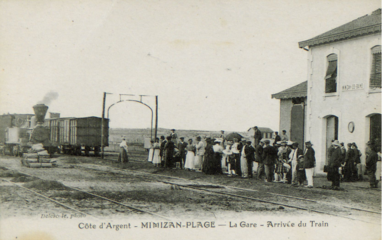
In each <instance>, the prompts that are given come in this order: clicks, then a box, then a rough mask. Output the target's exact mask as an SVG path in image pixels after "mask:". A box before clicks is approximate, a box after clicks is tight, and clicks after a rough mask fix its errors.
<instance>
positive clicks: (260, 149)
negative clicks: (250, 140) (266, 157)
mask: <svg viewBox="0 0 382 240" xmlns="http://www.w3.org/2000/svg"><path fill="white" fill-rule="evenodd" d="M255 161H256V162H258V163H263V146H261V145H260V144H259V145H257V146H256V152H255Z"/></svg>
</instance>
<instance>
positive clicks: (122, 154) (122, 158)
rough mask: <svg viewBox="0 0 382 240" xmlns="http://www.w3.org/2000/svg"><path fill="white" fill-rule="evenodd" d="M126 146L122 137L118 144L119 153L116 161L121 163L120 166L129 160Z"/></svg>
mask: <svg viewBox="0 0 382 240" xmlns="http://www.w3.org/2000/svg"><path fill="white" fill-rule="evenodd" d="M128 149H129V148H128V146H127V143H126V139H125V138H123V139H122V142H121V144H119V155H118V162H120V163H122V168H125V166H126V164H127V163H128V162H129V158H128V156H127V152H128V151H129V150H128Z"/></svg>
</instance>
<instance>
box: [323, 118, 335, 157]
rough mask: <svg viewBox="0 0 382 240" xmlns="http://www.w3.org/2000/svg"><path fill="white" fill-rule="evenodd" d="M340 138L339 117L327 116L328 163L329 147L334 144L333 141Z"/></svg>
mask: <svg viewBox="0 0 382 240" xmlns="http://www.w3.org/2000/svg"><path fill="white" fill-rule="evenodd" d="M336 139H338V117H336V116H330V117H327V118H326V161H325V164H328V160H329V155H328V149H329V147H330V146H331V145H332V141H333V140H336Z"/></svg>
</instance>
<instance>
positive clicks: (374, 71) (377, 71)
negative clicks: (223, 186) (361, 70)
mask: <svg viewBox="0 0 382 240" xmlns="http://www.w3.org/2000/svg"><path fill="white" fill-rule="evenodd" d="M371 53H372V57H373V61H372V63H371V74H370V88H380V87H381V46H380V45H378V46H375V47H373V48H372V49H371Z"/></svg>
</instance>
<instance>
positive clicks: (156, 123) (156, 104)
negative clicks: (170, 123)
mask: <svg viewBox="0 0 382 240" xmlns="http://www.w3.org/2000/svg"><path fill="white" fill-rule="evenodd" d="M157 135H158V95H156V96H155V139H156V138H157Z"/></svg>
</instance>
